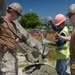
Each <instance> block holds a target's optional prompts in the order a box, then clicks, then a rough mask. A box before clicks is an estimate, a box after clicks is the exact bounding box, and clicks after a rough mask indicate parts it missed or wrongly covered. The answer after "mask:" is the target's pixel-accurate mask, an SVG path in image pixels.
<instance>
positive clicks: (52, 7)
mask: <svg viewBox="0 0 75 75" xmlns="http://www.w3.org/2000/svg"><path fill="white" fill-rule="evenodd" d="M13 2H18V3H20V4H21V6H22V14H23V15H24V14H26V13H28V12H34V13H36V14H37V15H38V16H39V18H45V17H47V18H48V17H52V18H54V17H55V16H56V15H57V14H60V13H61V14H64V15H66V13H67V12H68V8H69V6H70V5H71V4H73V3H75V0H6V3H7V5H10V4H11V3H13Z"/></svg>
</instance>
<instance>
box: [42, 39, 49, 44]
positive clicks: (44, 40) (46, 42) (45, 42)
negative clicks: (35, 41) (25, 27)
mask: <svg viewBox="0 0 75 75" xmlns="http://www.w3.org/2000/svg"><path fill="white" fill-rule="evenodd" d="M42 44H50V41H48V40H46V39H42Z"/></svg>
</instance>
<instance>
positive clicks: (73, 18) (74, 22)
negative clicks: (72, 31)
mask: <svg viewBox="0 0 75 75" xmlns="http://www.w3.org/2000/svg"><path fill="white" fill-rule="evenodd" d="M69 19H70V21H71V23H72V24H75V14H73V15H72V16H71V17H70V18H69Z"/></svg>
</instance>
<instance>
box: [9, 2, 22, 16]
mask: <svg viewBox="0 0 75 75" xmlns="http://www.w3.org/2000/svg"><path fill="white" fill-rule="evenodd" d="M8 8H12V9H13V10H15V11H17V12H18V13H19V14H20V16H22V6H21V5H20V4H19V3H16V2H15V3H12V4H10V5H9V6H8Z"/></svg>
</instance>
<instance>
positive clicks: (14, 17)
mask: <svg viewBox="0 0 75 75" xmlns="http://www.w3.org/2000/svg"><path fill="white" fill-rule="evenodd" d="M12 16H13V17H12V19H13V21H14V20H16V19H17V18H19V16H20V15H19V13H18V12H17V11H13V14H12Z"/></svg>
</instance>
